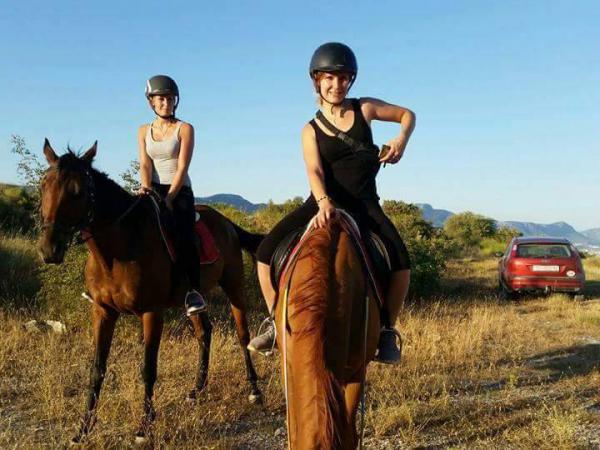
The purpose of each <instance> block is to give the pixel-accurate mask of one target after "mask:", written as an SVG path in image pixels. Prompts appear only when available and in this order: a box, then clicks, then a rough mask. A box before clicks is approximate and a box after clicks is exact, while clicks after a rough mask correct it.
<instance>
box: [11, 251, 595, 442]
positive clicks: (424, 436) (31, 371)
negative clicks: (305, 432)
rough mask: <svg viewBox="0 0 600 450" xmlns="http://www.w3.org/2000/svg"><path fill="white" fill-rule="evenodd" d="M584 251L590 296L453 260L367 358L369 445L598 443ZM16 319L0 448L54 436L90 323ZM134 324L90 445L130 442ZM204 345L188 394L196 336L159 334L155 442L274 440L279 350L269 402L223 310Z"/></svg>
mask: <svg viewBox="0 0 600 450" xmlns="http://www.w3.org/2000/svg"><path fill="white" fill-rule="evenodd" d="M585 264H586V270H587V275H588V279H589V281H590V289H589V292H590V297H591V298H588V299H587V300H586V301H583V302H576V301H573V300H572V299H570V298H568V297H566V296H560V295H555V296H552V297H550V298H526V299H522V300H521V301H520V302H514V303H503V302H501V301H500V300H499V299H498V298H497V296H496V294H495V291H494V287H495V284H496V281H495V261H493V260H484V261H455V262H452V263H451V264H450V267H449V270H448V274H447V277H446V280H444V283H443V285H444V292H445V294H443V295H440V296H439V298H437V299H434V301H432V302H429V303H427V304H426V305H422V306H418V305H416V306H413V307H411V308H409V309H408V310H407V311H406V314H405V316H404V318H403V320H402V321H401V323H400V324H399V326H400V328H401V329H402V331H403V335H404V338H405V350H404V360H403V364H402V365H401V366H399V367H397V368H393V367H385V366H380V365H377V364H372V365H371V367H370V369H369V374H368V394H367V413H366V419H367V420H366V444H367V448H394V449H396V448H481V449H489V448H515V449H521V448H523V449H525V448H539V449H546V448H547V449H550V448H552V449H556V448H558V449H562V448H593V447H594V445H596V446H599V445H600V433H599V432H598V429H600V406H599V405H600V393H599V390H598V386H599V384H600V370H599V367H600V328H599V327H598V325H599V324H600V293H599V292H598V290H597V289H598V288H597V286H598V285H600V261H598V260H597V259H588V260H586V262H585ZM80 307H81V309H82V310H83V309H86V308H88V305H87V304H86V303H83V302H82V303H81V305H80ZM219 309H220V310H222V308H219ZM259 314H260V313H259V311H257V312H256V313H255V314H253V316H255V317H254V319H255V320H257V319H258V315H259ZM80 316H81V315H74V316H73V317H74V318H77V317H80ZM24 320H25V318H24V317H22V316H19V315H16V314H15V313H6V312H5V313H2V312H0V321H1V323H2V326H1V328H0V342H2V345H0V447H1V448H33V447H47V448H59V447H62V446H64V445H65V443H66V442H67V441H68V439H69V438H70V437H71V436H72V435H73V433H74V431H75V429H76V424H77V421H78V420H79V417H80V413H81V411H82V408H83V403H84V395H85V386H86V384H87V373H88V364H89V362H90V358H91V334H90V329H89V325H88V324H87V323H86V322H83V320H82V319H77V320H79V321H80V322H77V321H76V322H74V323H68V324H67V326H68V327H69V329H70V330H72V331H71V332H69V333H68V334H67V335H64V336H54V335H45V334H31V333H26V332H25V331H24V330H23V329H22V328H21V323H22V322H23V321H24ZM73 320H75V319H73ZM137 332H138V331H137V326H136V324H135V322H134V321H133V320H131V319H126V320H123V321H122V323H120V326H119V327H118V331H117V333H116V337H115V342H114V345H113V350H112V354H111V358H110V360H109V370H108V375H107V377H106V381H105V385H104V389H103V392H102V398H101V401H100V407H99V413H98V416H99V421H98V425H97V426H96V428H95V430H94V432H93V434H92V435H91V437H90V440H89V446H90V447H92V448H106V447H108V448H120V447H124V446H125V447H129V446H131V445H132V442H133V439H132V436H133V432H134V430H135V428H136V426H137V419H138V418H139V415H140V412H141V397H142V384H141V380H140V376H139V366H140V363H141V361H142V348H141V346H140V345H139V343H138V336H137ZM212 350H213V359H212V361H211V375H210V383H209V387H208V388H207V390H206V392H205V393H204V394H203V397H202V398H201V399H200V400H199V402H198V403H197V404H188V403H186V402H185V401H184V397H185V394H186V392H187V390H188V389H189V388H191V386H192V383H193V377H194V372H195V367H196V355H197V353H196V344H195V342H194V340H193V339H191V338H188V337H184V338H183V339H176V338H172V337H170V338H166V339H164V341H163V346H162V347H161V353H160V361H159V381H158V383H157V390H156V396H155V399H156V407H157V410H158V413H159V415H158V419H157V422H156V429H155V443H156V445H157V446H158V447H182V448H188V447H189V448H218V449H221V448H283V446H284V444H285V439H284V437H282V436H275V430H277V429H278V428H279V427H282V426H283V425H284V407H285V403H284V399H283V396H282V390H281V387H280V383H279V372H278V371H279V369H278V364H277V360H276V359H273V360H267V359H264V358H262V357H260V358H255V362H256V366H257V370H258V373H259V375H260V376H261V384H260V386H261V388H262V389H263V392H264V394H265V398H266V402H265V405H263V406H252V405H250V404H249V403H248V402H247V401H246V396H247V394H248V388H247V386H246V383H245V380H244V373H243V363H242V357H241V353H240V350H239V347H238V344H237V340H236V338H235V336H234V333H233V328H232V326H231V325H230V323H229V321H228V320H226V319H224V318H223V317H221V318H220V321H218V322H217V327H216V332H215V338H214V341H213V349H212Z"/></svg>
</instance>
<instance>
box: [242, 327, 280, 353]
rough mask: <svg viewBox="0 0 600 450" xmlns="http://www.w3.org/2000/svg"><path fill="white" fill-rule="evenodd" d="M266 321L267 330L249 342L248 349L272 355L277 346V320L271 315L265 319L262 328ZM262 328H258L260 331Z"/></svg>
mask: <svg viewBox="0 0 600 450" xmlns="http://www.w3.org/2000/svg"><path fill="white" fill-rule="evenodd" d="M265 323H266V324H267V330H266V331H265V332H264V333H262V334H259V335H258V336H256V337H255V338H254V339H252V340H251V341H250V343H249V344H248V346H247V349H248V350H250V351H251V352H258V353H262V354H263V355H265V356H271V355H272V354H273V349H274V348H275V336H276V331H275V322H273V319H271V318H270V317H269V318H267V319H265V320H264V321H263V323H262V324H261V326H260V328H262V327H263V325H265ZM260 328H259V330H258V332H259V333H260Z"/></svg>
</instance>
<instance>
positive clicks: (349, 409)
mask: <svg viewBox="0 0 600 450" xmlns="http://www.w3.org/2000/svg"><path fill="white" fill-rule="evenodd" d="M361 396H362V383H361V382H360V381H354V382H351V383H348V384H347V385H346V392H345V400H346V402H345V403H346V417H347V418H348V424H349V427H350V430H351V433H352V436H351V442H350V447H349V448H356V447H357V445H358V440H359V436H360V435H359V434H357V432H356V413H357V411H358V406H359V404H360V399H361ZM361 414H364V412H362V413H361ZM361 420H362V419H361ZM359 433H360V434H362V429H361V430H359Z"/></svg>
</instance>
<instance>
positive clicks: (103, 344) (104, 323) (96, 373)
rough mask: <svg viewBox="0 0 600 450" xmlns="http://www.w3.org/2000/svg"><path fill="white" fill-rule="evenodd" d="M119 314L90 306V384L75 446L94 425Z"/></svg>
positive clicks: (97, 306)
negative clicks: (92, 359) (92, 354)
mask: <svg viewBox="0 0 600 450" xmlns="http://www.w3.org/2000/svg"><path fill="white" fill-rule="evenodd" d="M118 317H119V313H117V312H115V311H113V310H109V309H105V308H103V307H102V306H100V305H98V304H97V303H94V305H93V306H92V326H93V333H94V347H95V349H94V361H93V363H92V367H91V370H90V384H89V388H88V398H87V403H86V411H85V414H84V416H83V419H82V421H81V426H80V428H79V432H78V433H77V436H75V437H74V438H73V439H72V440H71V442H72V443H73V444H77V443H79V442H81V441H83V439H85V437H86V436H87V435H88V434H89V432H90V431H92V428H93V426H94V424H95V423H96V406H97V404H98V398H99V397H100V389H101V388H102V382H103V381H104V375H105V374H106V361H107V359H108V354H109V353H110V346H111V343H112V338H113V333H114V331H115V324H116V322H117V318H118Z"/></svg>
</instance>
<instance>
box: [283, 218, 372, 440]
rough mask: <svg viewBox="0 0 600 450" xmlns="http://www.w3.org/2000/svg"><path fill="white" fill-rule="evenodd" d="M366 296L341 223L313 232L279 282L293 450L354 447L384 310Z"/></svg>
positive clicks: (361, 274)
mask: <svg viewBox="0 0 600 450" xmlns="http://www.w3.org/2000/svg"><path fill="white" fill-rule="evenodd" d="M286 291H287V293H286ZM368 296H369V289H368V286H367V281H366V277H365V273H364V271H363V268H362V264H361V261H360V259H359V258H358V253H357V251H356V249H355V247H354V244H353V243H352V241H351V240H350V236H349V235H348V233H347V232H346V231H345V230H343V229H342V227H341V226H340V225H339V224H337V223H333V224H330V225H329V226H328V227H326V228H320V229H317V230H313V231H312V232H310V234H309V235H308V236H307V238H306V240H305V242H304V244H302V246H301V247H300V249H299V253H298V255H297V259H296V260H295V262H294V263H292V266H291V268H290V270H289V271H288V272H287V274H286V275H284V277H283V278H282V280H281V283H280V285H279V296H278V301H277V308H276V313H275V314H276V315H275V320H276V323H277V344H278V346H279V349H280V350H281V355H282V369H283V370H282V372H283V378H284V386H285V389H286V395H287V404H288V443H289V447H290V449H292V450H299V449H353V448H355V447H356V446H357V444H358V434H357V432H356V425H355V422H356V415H357V409H358V405H359V402H360V398H361V393H362V386H363V382H364V379H365V374H366V365H367V364H368V363H369V361H371V360H372V359H373V357H374V355H375V350H376V348H377V340H378V336H379V308H378V306H377V304H376V302H375V300H374V299H373V298H370V296H369V299H368V300H367V297H368ZM367 305H368V307H367ZM367 309H368V315H367V316H365V314H366V312H367ZM365 332H366V333H367V335H366V339H365Z"/></svg>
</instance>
